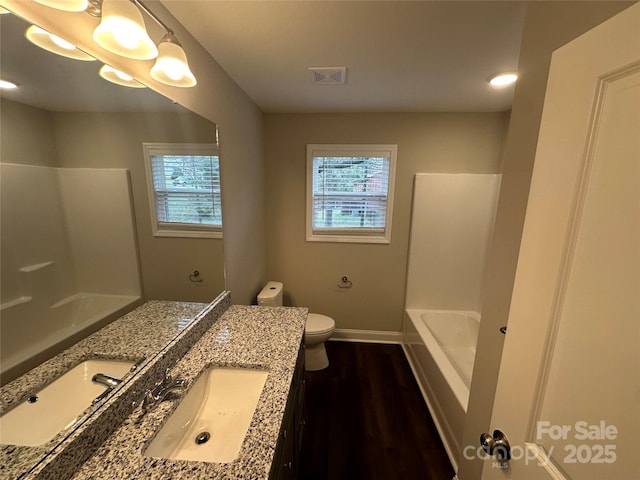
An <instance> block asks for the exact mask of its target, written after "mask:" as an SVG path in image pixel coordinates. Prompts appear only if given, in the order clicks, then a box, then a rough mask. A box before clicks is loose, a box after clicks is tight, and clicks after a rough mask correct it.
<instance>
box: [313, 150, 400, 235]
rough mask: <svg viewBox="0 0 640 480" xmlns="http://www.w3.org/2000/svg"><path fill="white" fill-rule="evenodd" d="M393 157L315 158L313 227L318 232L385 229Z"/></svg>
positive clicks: (367, 231)
mask: <svg viewBox="0 0 640 480" xmlns="http://www.w3.org/2000/svg"><path fill="white" fill-rule="evenodd" d="M389 169H390V158H387V157H377V156H376V157H355V156H337V157H336V156H314V157H313V179H312V185H313V199H312V202H313V203H312V210H313V212H312V214H313V218H312V227H313V230H314V231H316V232H323V231H324V232H331V231H350V232H357V231H362V232H366V233H371V232H384V229H385V225H386V212H387V201H388V192H389Z"/></svg>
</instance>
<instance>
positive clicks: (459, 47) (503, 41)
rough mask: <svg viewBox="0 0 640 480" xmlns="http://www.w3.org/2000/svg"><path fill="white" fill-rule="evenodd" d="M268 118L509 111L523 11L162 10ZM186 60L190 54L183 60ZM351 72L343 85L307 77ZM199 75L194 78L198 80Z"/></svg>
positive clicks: (426, 7) (326, 5)
mask: <svg viewBox="0 0 640 480" xmlns="http://www.w3.org/2000/svg"><path fill="white" fill-rule="evenodd" d="M162 3H163V5H164V6H165V7H166V8H167V9H168V10H169V11H170V12H171V14H172V15H173V16H174V17H176V19H177V20H178V21H179V22H180V23H182V24H183V25H184V26H185V27H186V28H187V30H189V31H190V32H191V34H192V35H193V36H194V37H195V38H196V39H197V40H198V41H199V42H200V43H201V44H202V46H204V48H205V49H207V50H208V51H209V53H210V54H211V55H212V56H213V57H214V58H215V59H216V60H217V61H218V62H219V63H220V65H221V66H222V67H223V68H224V69H225V70H226V71H227V73H228V74H229V75H230V76H231V77H232V78H233V79H234V80H235V81H236V82H237V83H238V85H239V86H240V87H241V88H242V89H243V90H244V91H245V92H246V93H247V94H248V95H249V96H250V97H251V98H252V99H253V100H254V101H255V102H256V103H257V104H258V106H259V107H260V108H261V109H262V110H263V111H265V112H328V111H359V112H366V111H389V112H425V111H429V112H433V111H458V112H460V111H468V112H479V111H504V110H508V109H509V108H510V106H511V100H512V97H513V86H512V87H507V88H503V89H501V90H495V89H493V88H491V87H490V86H489V85H488V84H487V78H488V77H489V76H490V75H492V74H494V73H496V72H500V71H504V70H515V69H516V68H517V65H518V53H519V50H520V37H521V34H522V25H523V20H524V12H525V8H526V5H525V2H522V1H494V2H489V1H451V0H449V1H346V0H345V1H325V0H293V1H267V0H261V1H254V0H248V1H244V0H237V1H228V0H162ZM187 55H188V52H187ZM312 66H314V67H317V66H325V67H326V66H330V67H335V66H346V67H348V75H347V83H346V84H345V85H315V84H312V83H311V81H310V75H309V73H308V71H307V68H308V67H312ZM196 74H197V71H196Z"/></svg>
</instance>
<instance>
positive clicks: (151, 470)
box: [72, 306, 307, 480]
mask: <svg viewBox="0 0 640 480" xmlns="http://www.w3.org/2000/svg"><path fill="white" fill-rule="evenodd" d="M306 317H307V309H306V308H287V307H256V306H251V307H249V306H231V307H229V308H228V309H227V310H226V312H225V313H224V314H223V315H222V316H221V317H220V318H219V319H218V320H217V321H216V322H215V323H214V324H213V325H212V326H211V328H209V330H207V331H206V332H205V333H204V335H203V336H202V337H201V338H200V339H199V340H198V341H197V342H196V343H195V344H194V345H193V347H192V348H191V349H190V350H189V351H188V352H187V353H186V354H185V355H184V356H183V357H182V359H181V360H180V361H179V362H178V363H177V364H176V366H175V367H174V368H173V369H172V370H171V374H172V375H173V377H174V378H185V379H187V380H188V381H189V386H190V387H191V386H193V384H194V383H195V381H196V379H197V377H198V376H199V375H200V374H201V373H202V371H203V370H204V369H206V368H207V367H209V366H222V367H237V366H242V367H253V368H261V369H266V370H268V372H269V373H268V377H267V380H266V383H265V386H264V389H263V391H262V395H261V396H260V399H259V401H258V405H257V408H256V411H255V414H254V416H253V418H252V420H251V424H250V426H249V430H248V433H247V436H246V438H245V440H244V442H243V444H242V447H241V449H240V453H239V455H238V457H237V458H236V459H235V460H234V461H232V462H230V463H206V462H193V461H183V460H167V459H161V458H151V457H145V456H144V455H143V452H144V450H145V448H146V447H147V445H148V444H149V442H151V440H152V439H153V437H154V435H155V434H156V433H157V432H158V431H159V430H160V428H161V427H162V425H163V423H164V421H165V420H166V419H167V418H168V416H169V414H170V413H171V412H172V411H173V410H174V409H175V408H176V406H177V405H178V403H179V401H180V398H181V397H173V399H171V398H170V399H168V400H166V401H164V402H162V403H161V404H159V405H158V406H157V407H156V408H155V409H153V410H151V411H150V412H148V413H147V414H146V415H145V416H144V417H143V419H142V421H141V422H140V423H137V424H136V423H134V420H135V419H136V418H137V417H138V416H139V413H140V412H139V410H138V409H136V410H134V411H133V413H132V414H131V415H129V416H128V417H127V418H126V419H125V420H124V422H123V423H122V424H121V425H120V426H119V427H118V428H117V429H116V430H115V432H114V433H113V434H112V435H111V436H110V437H109V438H108V439H107V440H106V441H105V442H104V443H103V444H102V445H101V446H100V448H98V449H97V450H96V451H95V453H94V454H93V455H92V456H91V457H90V458H89V459H88V460H87V461H86V462H84V464H83V465H82V467H81V468H80V469H79V470H78V471H77V472H76V473H75V475H74V476H73V477H72V478H73V479H74V480H86V479H103V480H110V479H120V478H140V479H142V478H144V479H168V478H171V479H173V480H176V479H193V478H220V479H222V478H224V479H232V478H237V479H240V478H241V479H267V478H268V477H269V471H270V469H271V463H272V461H273V455H274V453H275V449H276V444H277V442H278V435H279V432H280V426H281V423H282V419H283V416H284V411H285V407H286V403H287V397H288V394H289V388H290V385H291V380H292V378H293V372H294V369H295V364H296V359H297V355H298V348H299V346H300V342H301V340H302V336H303V334H304V325H305V321H306Z"/></svg>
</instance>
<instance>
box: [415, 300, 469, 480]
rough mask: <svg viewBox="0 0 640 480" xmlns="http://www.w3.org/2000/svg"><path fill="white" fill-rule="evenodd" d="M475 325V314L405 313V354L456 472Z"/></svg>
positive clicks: (465, 407)
mask: <svg viewBox="0 0 640 480" xmlns="http://www.w3.org/2000/svg"><path fill="white" fill-rule="evenodd" d="M479 325H480V315H479V314H477V313H476V312H464V311H442V310H414V309H407V310H406V311H405V319H404V327H403V330H404V331H403V346H404V349H405V353H406V355H407V358H408V360H409V363H410V364H411V367H412V369H413V371H414V374H415V375H416V379H417V381H418V383H419V385H420V387H421V389H422V392H423V395H424V397H425V400H426V402H427V405H428V407H429V410H430V412H431V416H432V417H433V420H434V422H435V424H436V426H437V428H438V431H439V433H440V437H441V438H442V442H443V443H444V446H445V448H446V450H447V453H448V454H449V459H450V460H451V463H452V464H453V466H454V468H455V469H456V470H457V459H458V458H459V455H460V453H461V444H462V433H463V429H464V419H465V416H466V412H467V403H468V401H469V385H470V384H471V374H472V373H473V362H474V359H475V350H476V343H477V339H478V327H479Z"/></svg>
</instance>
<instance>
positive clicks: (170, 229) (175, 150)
mask: <svg viewBox="0 0 640 480" xmlns="http://www.w3.org/2000/svg"><path fill="white" fill-rule="evenodd" d="M142 150H143V153H144V166H145V172H146V175H147V194H148V198H149V208H150V210H151V230H152V233H153V236H154V237H192V238H222V225H204V224H195V223H168V222H160V221H159V220H158V215H157V212H156V198H155V195H156V191H155V187H154V183H153V171H152V167H151V157H152V156H154V155H194V156H195V155H204V156H207V155H210V156H216V157H218V161H219V159H220V155H219V150H218V145H217V144H215V143H154V142H145V143H143V144H142Z"/></svg>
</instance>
